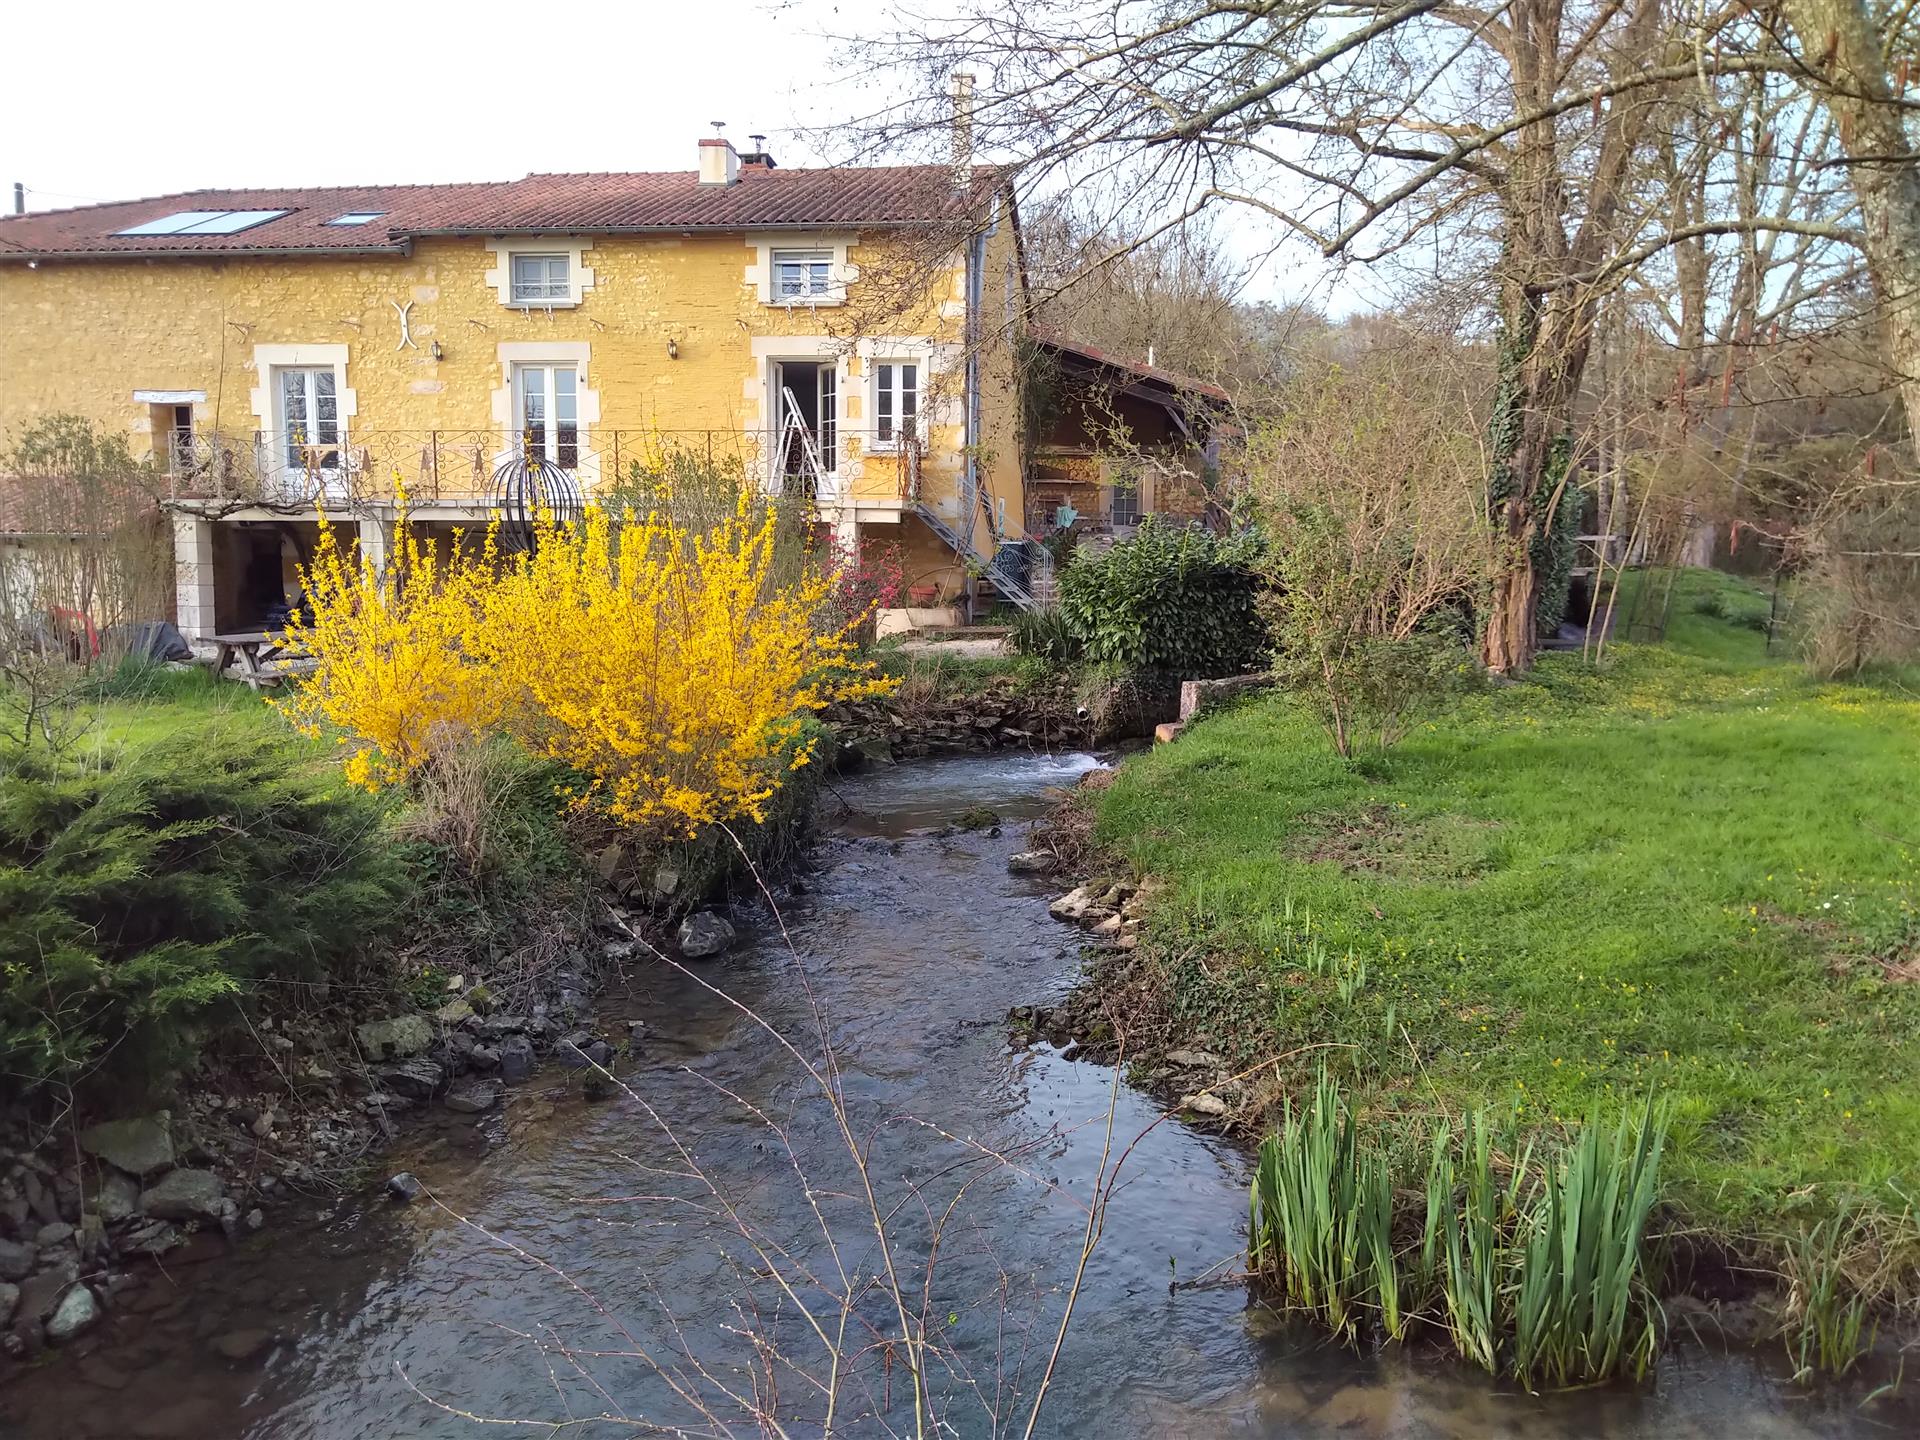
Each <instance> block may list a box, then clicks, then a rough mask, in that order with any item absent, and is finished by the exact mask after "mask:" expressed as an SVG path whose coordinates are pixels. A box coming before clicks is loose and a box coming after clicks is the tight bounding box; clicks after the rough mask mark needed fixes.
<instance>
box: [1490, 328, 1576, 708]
mask: <svg viewBox="0 0 1920 1440" xmlns="http://www.w3.org/2000/svg"><path fill="white" fill-rule="evenodd" d="M1584 309H1585V307H1571V306H1555V305H1547V306H1542V305H1541V304H1540V303H1539V302H1538V301H1537V300H1536V299H1534V298H1532V297H1529V296H1526V295H1524V294H1518V295H1516V297H1515V299H1514V300H1513V301H1512V302H1511V303H1510V304H1509V306H1508V309H1507V317H1506V322H1505V326H1504V329H1503V331H1502V334H1501V339H1500V350H1499V361H1498V363H1499V383H1498V387H1497V388H1496V390H1495V392H1494V402H1493V415H1492V419H1491V422H1490V426H1489V431H1490V433H1489V435H1488V449H1489V451H1490V453H1491V458H1492V473H1491V474H1490V476H1489V477H1488V484H1489V493H1488V501H1489V506H1488V508H1489V510H1490V512H1491V515H1492V519H1493V527H1494V545H1495V563H1494V575H1493V586H1492V593H1491V594H1490V596H1489V597H1488V603H1487V613H1486V624H1485V627H1484V629H1483V632H1482V635H1481V655H1480V658H1481V661H1482V663H1483V664H1485V665H1486V667H1487V669H1488V670H1489V671H1491V672H1492V673H1494V674H1496V675H1521V674H1525V673H1526V671H1527V670H1528V669H1529V668H1530V667H1531V666H1532V664H1533V659H1534V656H1535V654H1537V653H1538V651H1539V648H1540V630H1541V618H1542V605H1543V602H1548V603H1550V605H1551V608H1552V610H1553V614H1552V623H1553V624H1556V625H1557V624H1558V623H1559V615H1560V611H1561V610H1563V609H1564V607H1565V604H1566V593H1567V581H1568V576H1569V574H1570V572H1571V567H1572V560H1573V555H1572V542H1573V539H1574V535H1575V532H1576V531H1577V529H1578V524H1579V516H1578V508H1579V506H1578V498H1577V496H1575V495H1573V494H1572V493H1570V492H1571V491H1572V488H1573V487H1572V486H1571V485H1570V484H1569V483H1568V476H1567V467H1568V462H1569V459H1570V456H1571V452H1572V444H1571V437H1572V431H1573V426H1572V418H1573V417H1572V407H1573V397H1574V395H1575V393H1576V392H1577V391H1578V389H1579V384H1580V375H1581V372H1582V371H1583V370H1584V369H1585V366H1586V356H1587V339H1586V336H1587V334H1588V333H1589V332H1590V329H1591V326H1590V324H1587V323H1584V320H1583V315H1582V311H1583V310H1584ZM1587 318H1590V317H1587Z"/></svg>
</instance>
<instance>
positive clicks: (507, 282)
mask: <svg viewBox="0 0 1920 1440" xmlns="http://www.w3.org/2000/svg"><path fill="white" fill-rule="evenodd" d="M487 248H488V249H489V250H491V251H493V253H494V263H493V265H492V266H491V267H490V268H489V269H488V270H487V272H486V283H487V284H489V285H491V286H492V287H493V289H494V293H495V294H497V295H498V296H499V297H500V303H501V304H502V305H510V306H513V307H514V308H515V309H520V310H534V309H539V310H564V309H571V308H572V307H573V306H575V305H579V304H582V303H584V302H585V300H586V298H587V292H588V291H590V290H592V289H593V283H594V275H593V267H592V266H590V265H588V264H587V263H586V257H587V253H588V252H589V251H590V250H592V249H593V241H591V240H579V239H573V238H571V237H569V236H565V235H527V236H518V235H516V236H514V237H513V238H512V239H510V240H507V239H495V240H489V241H487Z"/></svg>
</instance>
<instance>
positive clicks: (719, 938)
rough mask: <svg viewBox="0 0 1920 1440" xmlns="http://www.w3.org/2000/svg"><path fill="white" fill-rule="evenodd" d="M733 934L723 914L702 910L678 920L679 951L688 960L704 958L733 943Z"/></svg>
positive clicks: (731, 927) (716, 953)
mask: <svg viewBox="0 0 1920 1440" xmlns="http://www.w3.org/2000/svg"><path fill="white" fill-rule="evenodd" d="M733 936H734V932H733V926H732V925H730V924H729V923H728V922H727V918H726V917H725V916H724V915H720V914H718V913H716V912H715V911H712V910H702V911H700V912H699V913H697V914H694V915H689V916H688V917H687V918H686V919H684V920H682V921H681V922H680V953H681V954H682V955H684V956H685V957H686V958H687V959H689V960H705V959H707V958H708V957H710V956H713V955H718V954H719V953H720V952H721V951H722V950H725V949H726V948H727V947H728V946H729V945H731V944H733Z"/></svg>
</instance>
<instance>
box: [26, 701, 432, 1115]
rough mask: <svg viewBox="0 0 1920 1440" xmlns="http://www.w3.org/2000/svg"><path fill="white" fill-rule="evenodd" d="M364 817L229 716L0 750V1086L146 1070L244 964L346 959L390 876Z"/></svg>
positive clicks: (398, 892)
mask: <svg viewBox="0 0 1920 1440" xmlns="http://www.w3.org/2000/svg"><path fill="white" fill-rule="evenodd" d="M381 819H382V816H381V812H380V810H379V808H378V806H377V805H376V804H375V802H373V801H371V800H370V799H368V798H367V797H364V796H360V795H357V794H354V793H352V792H347V791H344V790H342V789H339V788H337V786H336V785H335V784H334V783H332V782H331V780H330V779H329V778H324V777H322V776H321V775H319V774H316V773H315V772H314V771H313V770H312V769H311V768H310V767H306V766H303V765H301V764H300V762H299V760H298V759H297V757H296V756H295V755H294V753H293V747H292V746H291V744H290V743H285V744H283V743H281V742H279V741H277V740H276V739H273V738H271V737H266V738H263V737H262V735H261V734H260V733H259V731H258V730H253V729H249V728H244V727H236V728H234V729H231V730H228V729H223V728H221V727H218V726H210V727H206V728H202V729H198V730H195V731H194V732H193V733H192V734H191V735H183V736H181V737H180V738H178V739H176V740H170V741H167V742H163V743H161V744H158V745H154V746H151V747H148V748H143V749H137V750H133V751H130V752H127V753H123V754H121V755H118V756H116V757H114V758H113V759H112V760H111V761H110V762H108V763H105V764H101V763H98V762H91V763H81V762H79V761H77V760H75V759H74V758H72V757H70V756H69V757H64V758H63V757H57V756H49V755H48V754H46V753H45V752H44V751H39V752H21V751H15V752H12V753H9V754H7V755H5V756H0V1073H3V1074H4V1077H5V1078H4V1079H0V1092H3V1091H6V1090H12V1091H14V1092H16V1093H19V1092H24V1091H27V1090H31V1089H32V1088H34V1087H36V1086H39V1085H42V1084H46V1083H48V1082H59V1083H67V1084H74V1085H79V1084H82V1083H83V1082H89V1083H91V1084H92V1085H94V1086H95V1087H99V1088H104V1087H106V1086H108V1085H112V1084H122V1085H125V1084H132V1085H151V1084H154V1083H156V1082H159V1081H162V1080H164V1079H165V1078H167V1077H168V1076H169V1075H171V1074H172V1073H175V1072H176V1071H177V1070H178V1069H179V1068H181V1066H183V1065H184V1064H185V1063H186V1062H187V1061H188V1060H189V1059H190V1058H191V1056H192V1054H193V1053H194V1051H195V1049H196V1047H197V1044H198V1042H199V1040H200V1039H201V1037H202V1036H203V1034H204V1033H205V1032H206V1031H207V1030H208V1029H209V1028H210V1027H211V1026H212V1025H213V1024H215V1023H217V1022H218V1021H219V1020H220V1019H223V1018H225V1014H226V1013H232V1007H231V1003H230V1000H231V997H236V996H239V995H242V994H243V993H244V992H245V990H246V989H247V987H248V986H249V984H250V983H251V982H253V981H255V980H256V979H259V978H262V977H266V976H273V977H275V978H283V977H284V978H313V977H318V976H322V975H327V974H333V973H337V972H339V971H340V970H342V969H344V968H346V967H349V966H351V965H353V964H354V963H356V962H357V960H358V959H359V957H360V955H361V954H362V952H363V951H364V949H365V948H366V937H367V936H368V935H369V934H370V933H377V932H378V931H379V930H380V928H381V926H382V925H383V924H384V923H385V922H386V921H387V920H388V919H389V918H390V917H391V916H392V915H393V914H394V912H395V911H396V909H397V906H398V902H399V900H400V898H401V896H402V895H403V893H404V890H405V885H404V881H403V880H402V879H401V878H400V873H399V871H398V870H397V869H396V868H395V865H394V862H393V860H392V858H391V857H390V855H389V852H388V847H387V846H386V845H385V844H384V843H383V841H382V839H381V836H380V835H379V833H378V831H379V826H380V824H381ZM223 1012H225V1013H223Z"/></svg>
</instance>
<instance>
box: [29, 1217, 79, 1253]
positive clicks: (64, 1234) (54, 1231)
mask: <svg viewBox="0 0 1920 1440" xmlns="http://www.w3.org/2000/svg"><path fill="white" fill-rule="evenodd" d="M71 1239H73V1226H71V1225H69V1224H68V1223H67V1222H66V1221H64V1220H56V1221H55V1222H54V1223H53V1224H51V1225H42V1226H41V1227H40V1228H39V1229H38V1230H36V1231H34V1232H33V1243H34V1244H36V1245H38V1246H39V1247H40V1248H41V1249H42V1250H50V1249H52V1248H53V1247H54V1246H56V1245H64V1244H66V1243H67V1242H68V1241H69V1240H71Z"/></svg>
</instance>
